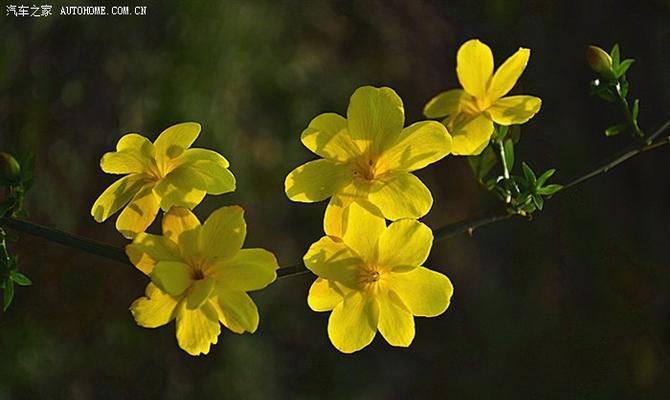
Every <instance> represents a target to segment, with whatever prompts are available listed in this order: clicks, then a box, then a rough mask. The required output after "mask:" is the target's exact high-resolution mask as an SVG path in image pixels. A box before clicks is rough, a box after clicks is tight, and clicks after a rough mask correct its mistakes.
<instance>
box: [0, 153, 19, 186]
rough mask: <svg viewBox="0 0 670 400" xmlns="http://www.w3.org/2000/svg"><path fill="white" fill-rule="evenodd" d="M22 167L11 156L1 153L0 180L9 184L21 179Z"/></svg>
mask: <svg viewBox="0 0 670 400" xmlns="http://www.w3.org/2000/svg"><path fill="white" fill-rule="evenodd" d="M20 173H21V166H20V165H19V162H18V161H16V158H14V157H13V156H12V155H11V154H8V153H5V152H1V151H0V178H1V179H2V180H4V181H7V182H15V181H16V180H18V179H19V174H20Z"/></svg>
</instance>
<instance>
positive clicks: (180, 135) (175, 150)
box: [154, 122, 201, 170]
mask: <svg viewBox="0 0 670 400" xmlns="http://www.w3.org/2000/svg"><path fill="white" fill-rule="evenodd" d="M200 129H201V126H200V124H199V123H197V122H183V123H181V124H176V125H172V126H171V127H169V128H167V129H165V130H164V131H163V132H162V133H161V134H160V135H158V138H157V139H156V141H155V142H154V146H155V148H156V162H157V163H158V165H159V166H161V167H162V168H163V170H165V167H166V166H167V165H168V164H169V163H170V162H171V161H172V160H174V159H176V158H177V157H179V156H180V155H182V153H183V152H184V151H185V150H186V149H188V148H189V147H191V145H192V144H193V142H195V140H196V139H197V138H198V135H199V134H200Z"/></svg>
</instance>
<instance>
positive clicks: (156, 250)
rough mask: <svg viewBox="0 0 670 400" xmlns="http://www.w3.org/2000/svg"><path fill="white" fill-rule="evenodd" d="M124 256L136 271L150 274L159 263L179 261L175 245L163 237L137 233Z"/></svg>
mask: <svg viewBox="0 0 670 400" xmlns="http://www.w3.org/2000/svg"><path fill="white" fill-rule="evenodd" d="M126 255H128V258H129V259H130V262H132V263H133V265H135V267H136V268H137V269H139V270H140V271H142V272H143V273H145V274H146V275H149V274H151V271H153V269H154V267H155V266H156V263H158V262H159V261H177V260H179V259H180V256H179V249H178V248H177V246H176V244H175V243H174V242H172V241H171V240H169V239H167V238H166V237H164V236H158V235H152V234H150V233H144V232H142V233H139V234H137V235H136V236H135V238H134V239H133V242H132V243H131V244H129V245H127V246H126Z"/></svg>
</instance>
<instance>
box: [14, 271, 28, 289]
mask: <svg viewBox="0 0 670 400" xmlns="http://www.w3.org/2000/svg"><path fill="white" fill-rule="evenodd" d="M9 278H10V279H11V280H13V281H14V282H16V283H17V284H18V285H19V286H30V285H32V284H33V282H32V281H31V280H30V279H29V278H28V277H27V276H25V275H23V274H22V273H20V272H19V271H11V272H10V273H9Z"/></svg>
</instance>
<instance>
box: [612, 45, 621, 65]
mask: <svg viewBox="0 0 670 400" xmlns="http://www.w3.org/2000/svg"><path fill="white" fill-rule="evenodd" d="M610 57H612V66H613V67H614V68H616V67H617V66H618V65H619V60H620V57H621V54H620V51H619V44H618V43H615V44H614V47H612V51H611V52H610Z"/></svg>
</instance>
